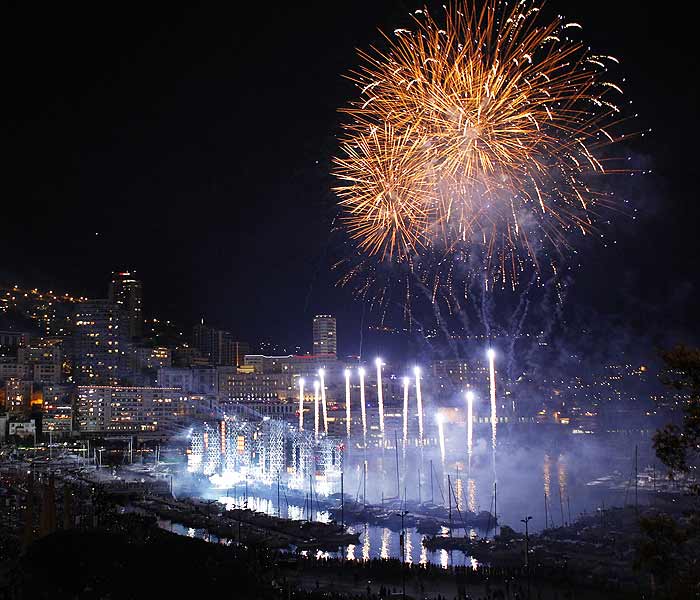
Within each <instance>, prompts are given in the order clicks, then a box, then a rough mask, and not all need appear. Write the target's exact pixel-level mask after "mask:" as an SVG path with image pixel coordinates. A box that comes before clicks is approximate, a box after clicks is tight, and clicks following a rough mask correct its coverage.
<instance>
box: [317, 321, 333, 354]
mask: <svg viewBox="0 0 700 600" xmlns="http://www.w3.org/2000/svg"><path fill="white" fill-rule="evenodd" d="M337 343H338V341H337V337H336V329H335V317H332V316H331V315H316V316H315V317H314V354H315V355H316V356H328V357H333V358H335V357H336V356H337V355H338V347H337Z"/></svg>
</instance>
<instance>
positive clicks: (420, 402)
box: [413, 367, 423, 446]
mask: <svg viewBox="0 0 700 600" xmlns="http://www.w3.org/2000/svg"><path fill="white" fill-rule="evenodd" d="M413 373H414V375H415V376H416V404H417V408H418V444H419V445H420V446H422V445H423V397H422V396H421V393H420V367H415V368H414V369H413Z"/></svg>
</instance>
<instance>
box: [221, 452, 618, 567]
mask: <svg viewBox="0 0 700 600" xmlns="http://www.w3.org/2000/svg"><path fill="white" fill-rule="evenodd" d="M606 456H607V454H606ZM620 457H621V460H622V461H623V462H624V460H626V456H625V455H624V452H623V453H621V454H620ZM519 460H520V462H519V463H517V464H514V465H512V468H511V469H510V471H506V470H502V471H501V472H500V473H499V481H498V516H499V523H500V524H501V525H510V526H512V527H514V529H516V530H521V529H522V528H521V527H520V526H519V523H518V521H519V519H520V517H521V516H522V514H525V513H527V514H532V515H533V516H534V519H533V522H532V523H531V524H530V526H531V531H533V532H534V531H537V530H539V529H541V528H542V526H543V525H544V524H545V523H544V506H545V502H544V501H543V500H544V496H546V500H547V502H546V504H547V521H548V522H549V523H548V524H549V525H550V526H551V525H556V526H558V525H560V522H568V521H570V520H571V519H575V518H576V516H577V514H578V512H581V511H582V510H583V509H587V510H588V511H589V512H590V511H592V510H595V508H596V506H599V505H600V504H599V502H600V498H601V497H604V499H605V503H606V504H608V503H610V504H612V503H613V502H614V499H613V498H610V493H611V492H609V491H606V490H605V489H602V488H591V487H589V486H586V482H587V481H590V480H591V479H592V478H593V477H598V476H600V474H601V473H598V472H597V470H600V469H601V468H602V467H601V466H600V465H598V464H593V461H586V460H581V459H578V460H577V459H575V458H573V457H571V456H569V455H562V454H558V453H552V452H550V451H541V453H537V452H532V453H523V454H522V456H520V458H519ZM370 462H371V461H370ZM618 462H620V460H618ZM504 464H506V463H504ZM603 466H604V467H605V469H608V470H609V469H610V468H611V465H610V464H609V463H607V462H606V464H605V465H603ZM353 467H354V468H353ZM462 467H463V465H462V464H461V463H453V464H452V465H448V468H449V469H450V472H451V483H452V496H453V503H452V506H453V511H454V509H455V505H456V506H457V507H459V509H460V510H462V508H463V507H465V506H466V508H467V509H468V510H470V511H473V512H479V511H480V510H491V511H493V480H492V473H491V468H490V463H489V464H486V463H484V464H483V465H481V466H480V465H478V464H475V463H472V466H471V470H470V471H469V472H467V471H465V470H464V469H463V468H462ZM376 468H377V463H373V462H371V467H370V469H371V470H370V473H374V472H376ZM596 469H597V470H596ZM419 471H420V469H419V470H418V472H419ZM427 471H428V469H425V471H424V473H426V472H427ZM352 475H355V476H356V478H357V477H360V479H358V481H355V482H353V481H352ZM361 475H362V470H361V469H360V468H359V467H358V466H357V465H351V466H350V467H349V470H348V473H347V475H346V479H345V490H346V491H347V490H348V489H353V490H357V493H356V494H355V495H356V498H355V500H356V501H357V500H360V499H361V497H362V493H363V480H362V479H361ZM441 475H442V476H441ZM405 477H406V478H407V483H406V486H405V489H407V490H408V497H409V499H411V495H412V494H411V490H412V489H413V490H414V493H413V495H414V496H415V497H414V498H413V500H416V499H417V496H418V489H419V487H418V481H417V479H418V478H417V476H416V474H415V473H413V474H411V472H409V473H408V475H405ZM411 477H413V479H415V481H412V480H411V479H410V478H411ZM369 479H370V481H368V482H367V491H368V496H369V498H368V500H369V501H372V502H376V503H377V504H379V502H380V500H381V498H382V495H383V492H382V491H381V485H377V483H376V482H375V481H374V480H373V479H372V477H370V478H369ZM370 483H371V484H373V485H372V490H370ZM392 485H393V484H392ZM433 485H434V488H435V489H434V494H435V502H436V503H437V504H442V503H443V502H442V501H443V500H444V504H445V506H447V504H448V503H447V492H448V490H447V481H446V473H444V472H443V473H442V474H440V473H438V472H435V473H434V477H433V481H432V482H431V481H430V479H429V478H428V477H425V478H424V479H423V488H422V490H423V499H424V500H425V499H426V489H428V490H429V492H428V493H430V488H432V486H433ZM377 488H379V491H378V489H377ZM233 492H234V493H233V495H229V496H223V494H225V492H223V493H221V492H220V493H219V494H216V495H215V496H211V498H212V499H218V500H219V501H221V502H222V503H223V504H224V505H225V506H226V507H228V508H232V507H233V506H234V505H235V506H236V507H240V506H243V505H244V503H245V502H246V500H247V506H248V508H250V509H253V510H256V511H260V512H263V513H267V514H273V515H276V514H278V512H279V514H281V516H282V517H286V518H291V519H296V520H305V519H308V518H309V512H310V509H311V506H310V502H308V498H307V500H306V501H305V500H304V499H303V498H301V499H300V498H298V497H297V498H294V499H293V500H288V499H287V497H286V495H284V494H283V495H282V496H281V497H280V500H279V501H277V495H276V494H275V493H274V491H272V492H270V493H269V496H268V497H267V498H265V497H261V496H252V495H249V496H248V497H247V498H246V497H245V496H244V495H243V494H242V493H241V492H242V489H241V487H240V486H239V488H238V489H237V490H236V489H235V488H234V490H233ZM220 495H221V496H223V497H219V496H220ZM431 495H432V494H431ZM618 495H619V494H618ZM375 496H376V498H375ZM428 498H429V496H428ZM608 498H610V501H609V500H608ZM455 500H456V502H455ZM312 516H313V519H314V520H319V521H329V519H330V516H329V514H328V512H326V511H319V510H318V508H317V503H316V501H315V500H314V503H313V515H312ZM453 518H454V519H455V524H457V523H458V522H459V521H458V520H457V519H459V518H460V515H459V514H455V513H454V512H453ZM492 525H493V523H492ZM349 530H350V531H356V532H358V533H359V534H360V542H359V544H357V545H353V546H348V547H347V548H346V549H345V557H346V558H347V559H348V560H369V559H371V558H379V557H392V558H400V557H401V545H400V533H399V532H398V531H391V530H390V529H387V528H385V527H383V526H381V525H377V526H375V525H368V524H356V525H354V526H351V527H350V528H349ZM485 533H486V532H485V531H483V530H479V531H476V530H474V529H473V528H471V529H468V530H467V531H466V532H465V531H464V530H458V529H455V530H454V531H453V535H454V536H463V535H465V534H467V535H470V536H475V535H477V534H478V535H482V536H483V535H484V534H485ZM489 533H490V534H491V535H493V526H492V527H491V530H490V532H489ZM424 537H425V536H424V535H422V534H420V533H418V532H417V530H416V529H415V528H407V530H406V537H405V543H404V560H406V561H407V562H412V563H421V564H425V563H427V562H431V563H434V564H441V565H443V566H444V565H446V564H447V565H468V566H471V565H473V564H474V561H473V560H472V559H471V557H468V556H465V555H464V553H462V552H459V551H453V552H428V551H427V550H426V549H425V547H424V546H423V544H422V540H423V538H424Z"/></svg>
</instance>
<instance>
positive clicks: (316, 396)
mask: <svg viewBox="0 0 700 600" xmlns="http://www.w3.org/2000/svg"><path fill="white" fill-rule="evenodd" d="M319 387H320V384H319V382H318V379H317V380H315V381H314V439H315V440H316V441H318V430H319V415H318V400H319V394H318V393H319Z"/></svg>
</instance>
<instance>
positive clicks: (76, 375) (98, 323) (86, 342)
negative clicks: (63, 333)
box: [73, 300, 131, 385]
mask: <svg viewBox="0 0 700 600" xmlns="http://www.w3.org/2000/svg"><path fill="white" fill-rule="evenodd" d="M74 319H75V320H74V335H73V379H74V381H75V382H76V383H89V384H92V385H115V384H118V383H119V382H120V379H121V378H122V377H123V376H124V374H125V370H126V368H127V367H128V354H129V353H130V343H131V341H130V338H129V332H128V324H129V321H128V317H127V315H126V314H125V312H124V311H123V309H122V308H121V307H120V306H119V305H117V304H113V303H111V302H110V301H109V300H89V301H87V302H82V303H80V304H77V305H76V308H75V317H74Z"/></svg>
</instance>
